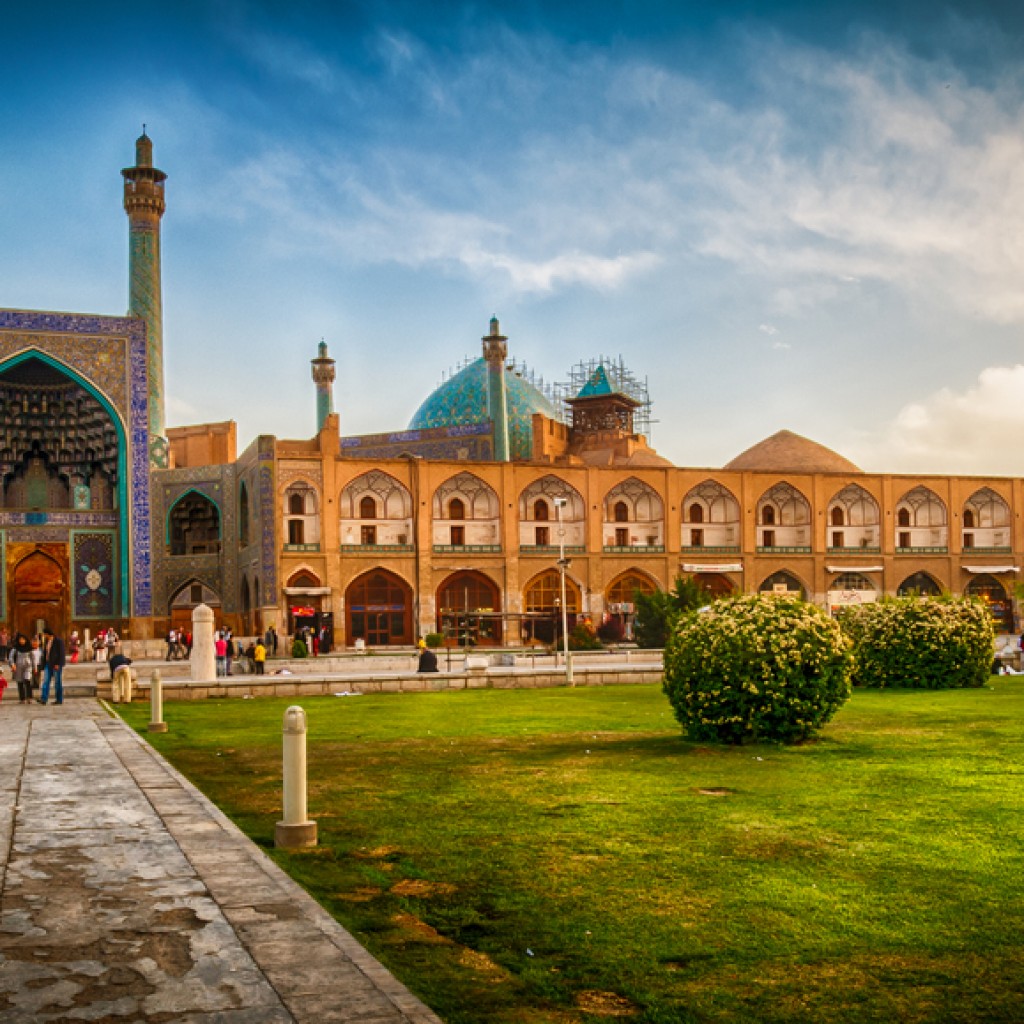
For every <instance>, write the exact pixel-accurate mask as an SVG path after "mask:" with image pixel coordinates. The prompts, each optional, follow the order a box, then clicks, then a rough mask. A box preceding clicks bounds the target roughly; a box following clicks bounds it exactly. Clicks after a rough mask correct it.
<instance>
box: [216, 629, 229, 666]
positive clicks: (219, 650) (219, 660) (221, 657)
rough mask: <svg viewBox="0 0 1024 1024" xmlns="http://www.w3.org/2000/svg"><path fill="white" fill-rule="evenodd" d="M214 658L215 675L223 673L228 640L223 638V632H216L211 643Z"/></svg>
mask: <svg viewBox="0 0 1024 1024" xmlns="http://www.w3.org/2000/svg"><path fill="white" fill-rule="evenodd" d="M213 653H214V659H215V661H216V665H217V675H219V676H222V675H224V674H225V673H224V665H225V663H226V662H227V655H228V642H227V640H225V639H224V634H223V633H218V634H217V639H216V640H215V641H214V643H213Z"/></svg>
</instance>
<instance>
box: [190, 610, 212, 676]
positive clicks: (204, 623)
mask: <svg viewBox="0 0 1024 1024" xmlns="http://www.w3.org/2000/svg"><path fill="white" fill-rule="evenodd" d="M216 678H217V652H216V650H215V649H214V646H213V609H212V608H210V607H209V606H208V605H205V604H200V605H197V606H196V607H195V608H193V609H192V682H205V681H207V680H210V679H216Z"/></svg>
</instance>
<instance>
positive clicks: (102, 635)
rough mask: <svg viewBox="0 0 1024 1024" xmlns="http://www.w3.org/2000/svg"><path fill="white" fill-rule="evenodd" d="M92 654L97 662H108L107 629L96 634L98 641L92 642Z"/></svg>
mask: <svg viewBox="0 0 1024 1024" xmlns="http://www.w3.org/2000/svg"><path fill="white" fill-rule="evenodd" d="M92 652H93V655H94V656H95V658H96V660H97V661H106V660H107V631H106V630H105V629H101V630H99V631H98V632H97V633H96V639H95V640H93V642H92Z"/></svg>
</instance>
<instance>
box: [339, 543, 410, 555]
mask: <svg viewBox="0 0 1024 1024" xmlns="http://www.w3.org/2000/svg"><path fill="white" fill-rule="evenodd" d="M341 550H342V551H343V552H345V554H347V555H354V554H370V553H373V554H382V555H398V554H403V553H405V552H409V551H414V550H415V549H414V548H413V546H412V545H411V544H342V545H341Z"/></svg>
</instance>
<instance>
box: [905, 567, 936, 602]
mask: <svg viewBox="0 0 1024 1024" xmlns="http://www.w3.org/2000/svg"><path fill="white" fill-rule="evenodd" d="M896 593H897V595H898V596H900V597H938V596H939V595H940V594H941V593H942V587H940V586H939V584H938V583H936V581H935V578H934V577H932V576H929V575H928V573H926V572H915V573H914V574H913V575H911V576H908V577H907V578H906V579H905V580H904V581H903V582H902V583H901V584H900V585H899V586H898V587H897V588H896Z"/></svg>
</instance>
